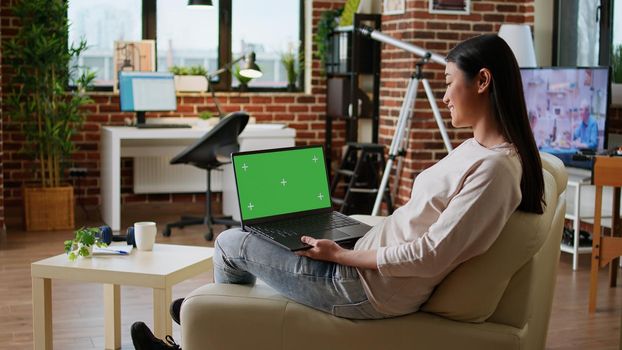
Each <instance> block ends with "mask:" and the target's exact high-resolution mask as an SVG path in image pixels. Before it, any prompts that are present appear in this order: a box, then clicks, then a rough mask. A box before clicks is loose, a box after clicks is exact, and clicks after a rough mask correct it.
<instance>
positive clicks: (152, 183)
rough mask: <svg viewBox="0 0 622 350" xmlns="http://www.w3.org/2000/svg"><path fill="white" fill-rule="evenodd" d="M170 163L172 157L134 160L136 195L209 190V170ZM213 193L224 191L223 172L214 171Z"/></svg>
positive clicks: (138, 158)
mask: <svg viewBox="0 0 622 350" xmlns="http://www.w3.org/2000/svg"><path fill="white" fill-rule="evenodd" d="M169 161H170V157H137V158H134V193H194V192H205V191H206V190H207V170H203V169H199V168H197V167H194V166H192V165H184V164H176V165H171V164H169ZM229 166H230V165H229ZM212 191H214V192H219V191H222V171H212Z"/></svg>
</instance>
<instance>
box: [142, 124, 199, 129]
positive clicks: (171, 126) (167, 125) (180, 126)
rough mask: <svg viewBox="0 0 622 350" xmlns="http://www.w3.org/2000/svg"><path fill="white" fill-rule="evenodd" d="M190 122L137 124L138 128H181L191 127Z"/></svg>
mask: <svg viewBox="0 0 622 350" xmlns="http://www.w3.org/2000/svg"><path fill="white" fill-rule="evenodd" d="M191 127H192V125H189V124H155V123H154V124H136V128H138V129H180V128H191Z"/></svg>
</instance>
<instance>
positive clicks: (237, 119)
mask: <svg viewBox="0 0 622 350" xmlns="http://www.w3.org/2000/svg"><path fill="white" fill-rule="evenodd" d="M248 119H249V116H248V114H246V113H244V112H234V113H231V114H229V115H227V116H225V117H224V118H223V119H222V120H221V121H220V122H218V124H216V125H215V126H214V128H213V129H212V130H210V131H209V132H208V133H207V134H205V135H204V136H203V137H201V139H199V140H198V141H197V142H195V143H194V144H193V145H192V146H190V147H188V148H186V149H185V150H184V151H183V152H181V153H180V154H178V155H177V156H176V157H175V158H173V159H172V160H171V162H170V163H171V164H191V165H194V166H196V167H198V168H201V169H213V168H216V167H218V166H220V165H222V164H224V163H228V162H229V161H230V159H231V153H233V152H237V151H238V150H239V149H240V145H239V144H238V135H239V134H240V133H241V132H242V130H244V127H245V126H246V124H247V123H248Z"/></svg>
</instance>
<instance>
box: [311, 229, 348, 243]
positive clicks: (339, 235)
mask: <svg viewBox="0 0 622 350" xmlns="http://www.w3.org/2000/svg"><path fill="white" fill-rule="evenodd" d="M306 236H310V237H313V238H315V239H330V240H333V241H335V240H341V239H344V238H348V237H350V236H348V235H347V234H345V233H343V232H340V231H337V230H330V231H319V232H311V233H309V234H307V235H306Z"/></svg>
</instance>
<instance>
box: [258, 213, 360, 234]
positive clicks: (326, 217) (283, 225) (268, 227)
mask: <svg viewBox="0 0 622 350" xmlns="http://www.w3.org/2000/svg"><path fill="white" fill-rule="evenodd" d="M357 224H360V222H358V221H356V220H354V219H351V218H349V217H347V216H345V215H343V214H341V213H339V212H332V213H325V214H315V215H310V216H303V217H297V218H291V219H285V220H279V221H276V222H271V223H264V224H257V225H253V226H252V229H253V230H255V231H257V232H258V233H261V234H263V235H266V236H272V237H277V236H281V237H294V236H299V235H301V234H306V233H311V232H318V231H326V230H330V229H335V228H340V227H345V226H351V225H357Z"/></svg>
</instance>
